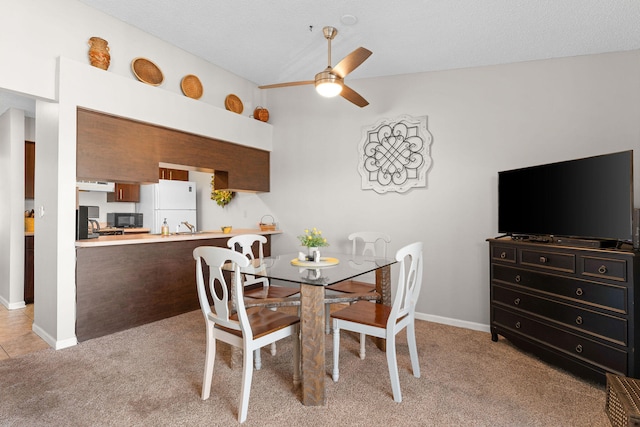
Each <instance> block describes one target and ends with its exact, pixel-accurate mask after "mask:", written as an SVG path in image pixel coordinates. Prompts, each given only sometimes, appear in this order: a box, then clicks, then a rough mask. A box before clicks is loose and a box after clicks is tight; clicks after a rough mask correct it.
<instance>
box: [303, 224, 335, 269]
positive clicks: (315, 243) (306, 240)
mask: <svg viewBox="0 0 640 427" xmlns="http://www.w3.org/2000/svg"><path fill="white" fill-rule="evenodd" d="M298 240H300V243H301V244H302V246H306V247H307V250H308V251H309V260H310V261H314V260H316V261H319V260H320V248H321V247H322V246H329V243H328V242H327V239H325V238H324V237H322V231H320V230H318V229H317V228H315V227H313V228H307V229H305V230H304V234H303V235H300V236H298ZM316 253H317V255H316Z"/></svg>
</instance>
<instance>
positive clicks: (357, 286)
mask: <svg viewBox="0 0 640 427" xmlns="http://www.w3.org/2000/svg"><path fill="white" fill-rule="evenodd" d="M327 289H331V290H332V291H338V292H344V293H347V294H363V293H365V292H373V291H375V290H376V287H375V285H371V284H369V283H364V282H356V281H354V280H347V281H344V282H340V283H336V284H335V285H331V286H327Z"/></svg>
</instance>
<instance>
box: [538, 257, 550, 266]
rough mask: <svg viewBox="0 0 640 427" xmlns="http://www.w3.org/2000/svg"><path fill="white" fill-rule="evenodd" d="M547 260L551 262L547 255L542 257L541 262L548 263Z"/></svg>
mask: <svg viewBox="0 0 640 427" xmlns="http://www.w3.org/2000/svg"><path fill="white" fill-rule="evenodd" d="M547 262H549V258H547V257H546V256H541V257H540V264H546V263H547Z"/></svg>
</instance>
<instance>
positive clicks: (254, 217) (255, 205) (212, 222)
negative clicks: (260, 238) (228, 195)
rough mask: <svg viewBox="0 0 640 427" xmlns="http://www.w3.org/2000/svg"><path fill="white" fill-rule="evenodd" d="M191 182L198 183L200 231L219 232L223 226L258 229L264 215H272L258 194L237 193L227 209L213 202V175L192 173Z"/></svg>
mask: <svg viewBox="0 0 640 427" xmlns="http://www.w3.org/2000/svg"><path fill="white" fill-rule="evenodd" d="M189 180H190V181H194V182H195V183H196V193H197V204H198V223H197V226H198V230H216V231H219V230H220V227H222V226H223V225H230V226H232V227H234V228H236V229H238V228H249V229H258V228H259V226H258V224H259V223H260V220H261V218H262V217H263V216H264V215H268V214H271V211H270V208H269V207H268V206H267V205H266V204H265V203H264V202H263V201H262V199H261V198H260V196H259V195H258V194H253V193H244V192H243V193H236V196H235V197H234V198H233V200H231V202H230V203H229V204H228V205H226V206H225V207H221V206H218V205H217V204H216V202H214V201H213V200H211V174H210V173H205V172H197V171H190V172H189Z"/></svg>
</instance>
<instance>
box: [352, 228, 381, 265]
mask: <svg viewBox="0 0 640 427" xmlns="http://www.w3.org/2000/svg"><path fill="white" fill-rule="evenodd" d="M349 240H351V241H352V242H353V247H352V249H351V253H352V254H353V255H363V256H365V255H367V254H369V255H370V256H377V254H376V243H377V242H378V241H381V246H382V253H381V254H380V256H381V257H383V258H386V256H387V244H388V243H389V242H391V237H389V235H388V234H385V233H380V232H378V231H358V232H356V233H351V234H350V235H349ZM360 242H362V243H363V246H362V251H358V246H359V243H360Z"/></svg>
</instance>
